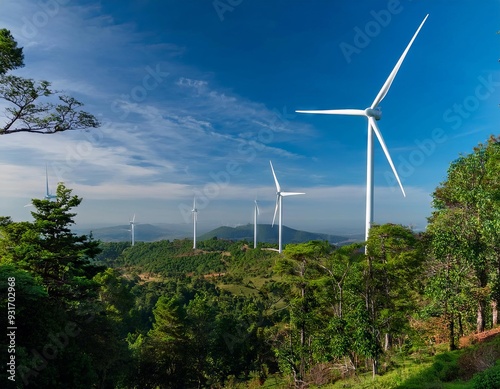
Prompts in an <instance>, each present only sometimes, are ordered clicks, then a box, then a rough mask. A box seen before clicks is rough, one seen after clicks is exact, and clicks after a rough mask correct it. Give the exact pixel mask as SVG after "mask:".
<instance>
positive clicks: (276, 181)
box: [269, 161, 281, 192]
mask: <svg viewBox="0 0 500 389" xmlns="http://www.w3.org/2000/svg"><path fill="white" fill-rule="evenodd" d="M269 163H270V164H271V171H272V172H273V177H274V182H275V183H276V192H281V187H280V183H279V182H278V179H277V178H276V173H275V172H274V168H273V163H272V162H271V161H269Z"/></svg>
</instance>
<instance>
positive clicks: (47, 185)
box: [45, 164, 57, 200]
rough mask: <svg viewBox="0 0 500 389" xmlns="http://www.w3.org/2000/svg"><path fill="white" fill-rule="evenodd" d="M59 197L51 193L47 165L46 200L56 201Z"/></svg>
mask: <svg viewBox="0 0 500 389" xmlns="http://www.w3.org/2000/svg"><path fill="white" fill-rule="evenodd" d="M56 198H57V196H56V195H53V194H51V193H50V191H49V173H48V171H47V164H45V199H46V200H50V199H56Z"/></svg>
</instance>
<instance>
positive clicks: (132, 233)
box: [129, 213, 135, 246]
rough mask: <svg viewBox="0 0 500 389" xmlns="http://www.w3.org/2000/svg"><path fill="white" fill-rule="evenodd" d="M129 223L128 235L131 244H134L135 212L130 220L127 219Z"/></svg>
mask: <svg viewBox="0 0 500 389" xmlns="http://www.w3.org/2000/svg"><path fill="white" fill-rule="evenodd" d="M129 223H130V230H129V231H130V235H131V237H132V246H134V245H135V213H134V216H133V217H132V220H130V221H129Z"/></svg>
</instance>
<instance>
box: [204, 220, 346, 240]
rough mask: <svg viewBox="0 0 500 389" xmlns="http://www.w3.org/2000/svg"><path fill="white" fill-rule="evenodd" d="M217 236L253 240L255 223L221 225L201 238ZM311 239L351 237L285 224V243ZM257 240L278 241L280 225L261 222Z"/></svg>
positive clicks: (343, 238)
mask: <svg viewBox="0 0 500 389" xmlns="http://www.w3.org/2000/svg"><path fill="white" fill-rule="evenodd" d="M214 237H217V238H219V239H228V240H243V239H246V240H248V241H250V242H253V224H247V225H243V226H238V227H219V228H216V229H215V230H212V231H210V232H207V233H206V234H203V235H201V236H200V237H199V238H198V239H199V240H207V239H212V238H214ZM311 240H327V241H329V242H330V243H343V242H347V241H349V238H347V237H345V236H339V235H329V234H320V233H315V232H306V231H299V230H294V229H293V228H289V227H286V226H283V244H287V243H302V242H309V241H311ZM257 241H259V242H266V243H278V226H276V225H275V226H274V227H272V226H271V225H270V224H259V225H258V227H257Z"/></svg>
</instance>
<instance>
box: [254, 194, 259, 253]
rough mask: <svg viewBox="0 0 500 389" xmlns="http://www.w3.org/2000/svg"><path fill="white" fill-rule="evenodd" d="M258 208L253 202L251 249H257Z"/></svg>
mask: <svg viewBox="0 0 500 389" xmlns="http://www.w3.org/2000/svg"><path fill="white" fill-rule="evenodd" d="M259 213H260V212H259V206H258V204H257V200H255V208H254V211H253V248H254V249H256V248H257V216H258V215H259Z"/></svg>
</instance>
